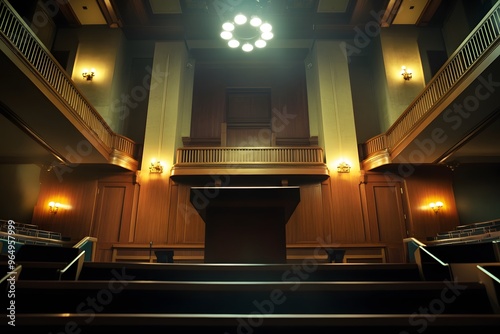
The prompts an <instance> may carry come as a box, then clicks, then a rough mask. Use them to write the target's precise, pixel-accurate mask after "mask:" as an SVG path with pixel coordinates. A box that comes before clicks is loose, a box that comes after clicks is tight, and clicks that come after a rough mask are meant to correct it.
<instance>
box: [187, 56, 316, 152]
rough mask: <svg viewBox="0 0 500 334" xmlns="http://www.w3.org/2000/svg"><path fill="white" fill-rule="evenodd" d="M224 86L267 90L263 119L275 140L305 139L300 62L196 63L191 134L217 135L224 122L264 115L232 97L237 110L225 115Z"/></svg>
mask: <svg viewBox="0 0 500 334" xmlns="http://www.w3.org/2000/svg"><path fill="white" fill-rule="evenodd" d="M226 89H229V90H230V91H231V90H233V91H236V90H240V91H245V90H261V91H263V90H265V91H268V92H269V91H270V92H271V102H270V105H269V107H268V110H267V112H268V113H269V117H268V119H267V121H266V122H268V123H269V122H271V123H270V124H269V126H270V127H271V128H272V131H276V136H277V141H278V142H279V139H281V140H282V142H289V141H290V139H301V140H302V141H303V142H308V140H309V137H310V135H309V116H308V109H307V108H308V103H307V90H306V81H305V70H304V65H303V62H301V61H297V62H293V63H291V64H286V65H282V66H281V67H280V66H278V67H277V66H274V65H273V66H269V65H268V66H260V67H257V68H254V67H252V68H246V67H245V68H241V67H240V68H234V67H233V68H229V67H227V66H226V64H223V65H218V66H217V65H215V67H214V66H210V65H206V66H203V65H202V64H199V65H197V68H196V73H195V83H194V90H193V106H192V117H191V119H192V123H191V135H190V136H191V137H193V138H215V139H219V138H220V136H221V123H223V122H226V121H227V122H229V123H233V124H234V123H235V122H240V123H241V122H244V123H245V122H246V123H252V122H257V120H256V119H255V118H259V119H260V118H263V117H261V116H263V115H261V114H260V113H257V114H255V111H252V112H249V111H248V108H250V109H251V108H252V103H248V101H247V100H246V99H243V100H241V99H239V100H238V99H236V100H235V101H233V102H235V104H236V105H237V106H238V108H236V109H234V110H236V111H235V112H236V114H233V113H232V112H230V113H229V114H228V115H226V112H227V100H226V97H225V96H226ZM254 102H255V101H254ZM231 109H232V110H233V108H231ZM259 110H260V109H259ZM233 116H234V117H233ZM249 118H250V119H249ZM258 122H262V120H259V121H258ZM228 126H230V124H228ZM287 140H288V141H287ZM295 141H296V140H295Z"/></svg>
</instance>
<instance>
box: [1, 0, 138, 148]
mask: <svg viewBox="0 0 500 334" xmlns="http://www.w3.org/2000/svg"><path fill="white" fill-rule="evenodd" d="M0 39H1V40H3V41H4V42H5V43H7V45H8V47H10V48H12V49H13V51H14V52H15V53H16V54H17V56H18V57H19V58H20V59H21V61H23V62H24V63H26V65H27V66H30V67H32V68H33V69H34V70H35V73H37V74H38V76H39V78H40V80H42V81H44V82H45V83H46V84H47V85H48V87H50V88H51V89H52V90H53V91H54V92H55V93H56V94H57V95H59V97H60V98H61V101H63V102H64V103H65V105H66V106H67V108H68V110H69V111H70V112H71V113H72V115H73V116H74V117H77V118H79V119H80V120H82V122H83V123H84V124H85V125H86V126H87V131H88V132H89V133H91V134H92V135H93V136H95V137H97V138H98V139H99V140H100V141H101V142H102V143H103V144H104V145H105V146H107V147H108V148H109V151H112V149H116V150H119V151H121V152H122V153H123V154H126V155H127V156H129V157H131V158H133V157H134V153H135V143H134V142H133V141H132V140H130V139H128V138H126V137H123V136H120V135H118V134H116V133H114V132H113V130H112V129H111V128H110V127H109V125H108V124H107V123H106V121H105V120H104V118H102V116H101V115H100V114H99V112H98V111H97V110H96V109H95V108H94V107H93V106H92V104H91V103H90V102H89V101H88V100H87V99H86V98H85V96H84V95H83V94H82V93H81V92H80V91H79V90H78V88H77V87H76V86H75V84H74V82H73V81H72V79H71V77H70V76H69V75H68V74H67V73H66V71H65V70H64V68H62V67H61V65H59V63H58V62H57V60H56V59H55V58H54V57H53V56H52V54H51V53H50V52H49V51H48V50H47V49H46V48H45V46H44V45H43V43H42V42H41V41H40V40H39V39H38V38H37V36H36V35H35V34H34V33H33V32H32V31H31V29H30V28H29V27H28V25H27V24H26V23H25V22H24V20H23V19H22V18H21V17H20V16H19V15H18V14H17V13H16V11H15V10H14V9H13V8H12V7H11V6H10V5H9V4H8V3H7V2H6V1H4V0H0Z"/></svg>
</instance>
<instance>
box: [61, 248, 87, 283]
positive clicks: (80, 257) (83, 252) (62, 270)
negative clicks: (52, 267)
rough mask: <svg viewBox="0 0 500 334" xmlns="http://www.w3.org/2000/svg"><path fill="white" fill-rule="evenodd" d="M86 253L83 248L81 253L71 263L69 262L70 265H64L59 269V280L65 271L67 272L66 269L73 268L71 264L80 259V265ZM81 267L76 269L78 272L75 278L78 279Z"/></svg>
mask: <svg viewBox="0 0 500 334" xmlns="http://www.w3.org/2000/svg"><path fill="white" fill-rule="evenodd" d="M84 255H85V251H84V250H82V251H81V253H80V254H78V255H77V256H76V257H75V258H74V259H73V260H72V261H71V262H70V263H68V265H66V267H64V268H63V269H57V272H58V273H59V280H61V277H62V275H63V274H64V273H66V271H68V270H69V268H71V266H72V265H73V264H74V263H75V262H76V261H78V262H79V263H78V266H79V267H80V266H81V264H82V262H81V261H80V260H81V259H82V256H84ZM80 269H81V268H77V270H76V274H75V280H77V279H78V276H79V275H80Z"/></svg>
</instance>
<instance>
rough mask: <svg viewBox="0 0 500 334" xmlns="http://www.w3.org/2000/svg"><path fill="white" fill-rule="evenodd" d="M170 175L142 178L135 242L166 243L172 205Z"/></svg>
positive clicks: (147, 175) (147, 174) (144, 174)
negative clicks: (170, 206)
mask: <svg viewBox="0 0 500 334" xmlns="http://www.w3.org/2000/svg"><path fill="white" fill-rule="evenodd" d="M169 182H170V178H169V175H168V173H163V174H150V173H149V172H144V173H143V175H142V176H141V181H140V184H141V194H140V196H139V206H138V211H137V223H136V228H135V237H134V242H137V243H149V242H151V241H153V242H154V243H164V242H165V240H166V239H167V233H168V214H169V205H170V199H169V196H170V192H169Z"/></svg>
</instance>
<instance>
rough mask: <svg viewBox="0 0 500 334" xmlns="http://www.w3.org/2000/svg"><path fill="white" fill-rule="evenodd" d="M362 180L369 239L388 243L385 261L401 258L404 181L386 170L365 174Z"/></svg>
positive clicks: (403, 235) (405, 232) (405, 228)
mask: <svg viewBox="0 0 500 334" xmlns="http://www.w3.org/2000/svg"><path fill="white" fill-rule="evenodd" d="M364 181H365V186H364V189H365V194H364V196H366V197H365V198H366V209H367V214H366V217H368V226H369V231H370V236H369V239H368V240H370V241H372V242H381V243H384V244H387V258H388V262H404V261H405V252H404V244H403V239H404V238H406V236H407V230H408V226H407V221H406V217H407V213H406V212H405V208H406V207H407V205H406V203H405V202H406V195H405V194H404V188H403V181H402V179H400V178H398V177H393V178H390V177H388V176H387V175H386V174H371V175H364Z"/></svg>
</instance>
